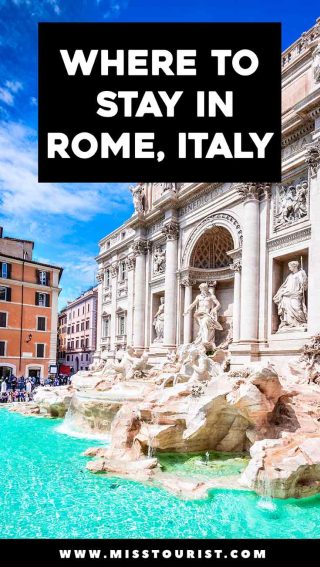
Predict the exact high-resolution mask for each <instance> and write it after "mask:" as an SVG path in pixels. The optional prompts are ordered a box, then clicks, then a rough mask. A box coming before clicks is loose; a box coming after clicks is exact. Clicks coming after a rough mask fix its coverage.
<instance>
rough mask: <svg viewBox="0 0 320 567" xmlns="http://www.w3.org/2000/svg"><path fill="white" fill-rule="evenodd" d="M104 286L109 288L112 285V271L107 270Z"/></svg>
mask: <svg viewBox="0 0 320 567" xmlns="http://www.w3.org/2000/svg"><path fill="white" fill-rule="evenodd" d="M104 285H105V286H106V287H109V285H110V270H106V271H105V273H104Z"/></svg>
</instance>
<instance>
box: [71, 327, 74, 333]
mask: <svg viewBox="0 0 320 567" xmlns="http://www.w3.org/2000/svg"><path fill="white" fill-rule="evenodd" d="M71 333H72V334H73V333H74V325H72V326H71Z"/></svg>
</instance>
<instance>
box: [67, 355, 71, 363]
mask: <svg viewBox="0 0 320 567" xmlns="http://www.w3.org/2000/svg"><path fill="white" fill-rule="evenodd" d="M69 358H70V357H69V355H68V354H67V362H69Z"/></svg>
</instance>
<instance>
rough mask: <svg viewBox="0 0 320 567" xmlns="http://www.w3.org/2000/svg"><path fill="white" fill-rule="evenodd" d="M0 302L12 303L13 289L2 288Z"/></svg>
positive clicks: (2, 286)
mask: <svg viewBox="0 0 320 567" xmlns="http://www.w3.org/2000/svg"><path fill="white" fill-rule="evenodd" d="M0 301H11V288H10V287H6V286H4V285H1V286H0Z"/></svg>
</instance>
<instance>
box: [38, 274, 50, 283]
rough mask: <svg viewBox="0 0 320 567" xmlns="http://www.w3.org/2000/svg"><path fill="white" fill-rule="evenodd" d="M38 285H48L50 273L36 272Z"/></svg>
mask: <svg viewBox="0 0 320 567" xmlns="http://www.w3.org/2000/svg"><path fill="white" fill-rule="evenodd" d="M37 273H38V283H39V284H41V285H49V281H50V272H44V271H43V270H38V271H37Z"/></svg>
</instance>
